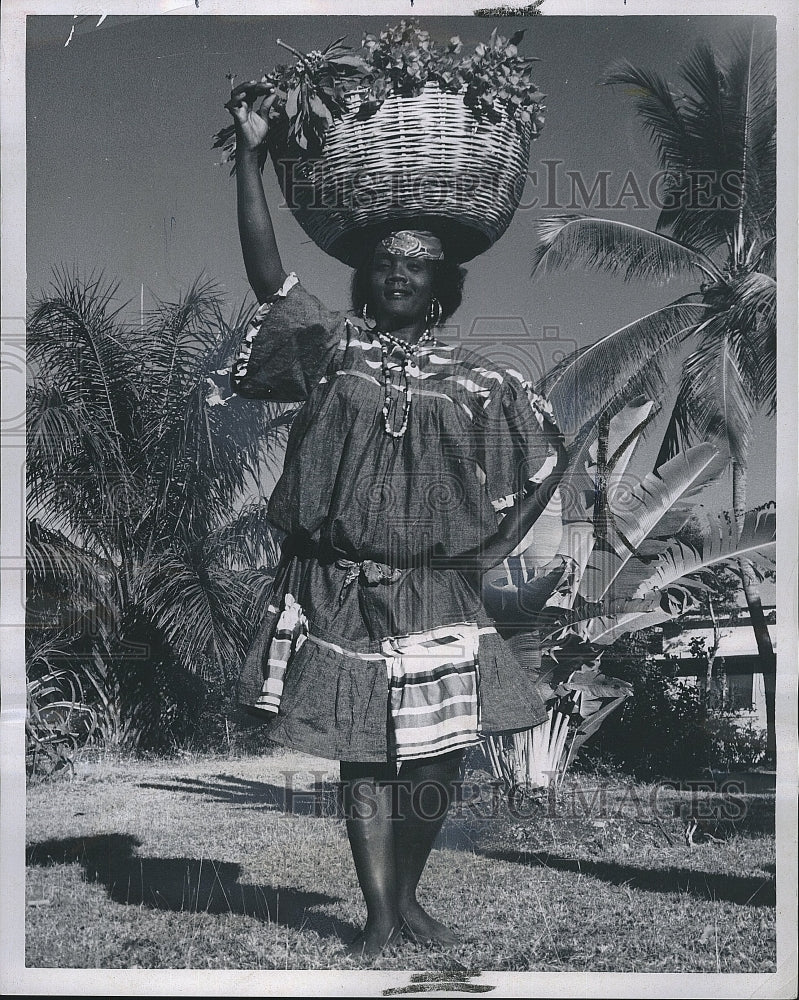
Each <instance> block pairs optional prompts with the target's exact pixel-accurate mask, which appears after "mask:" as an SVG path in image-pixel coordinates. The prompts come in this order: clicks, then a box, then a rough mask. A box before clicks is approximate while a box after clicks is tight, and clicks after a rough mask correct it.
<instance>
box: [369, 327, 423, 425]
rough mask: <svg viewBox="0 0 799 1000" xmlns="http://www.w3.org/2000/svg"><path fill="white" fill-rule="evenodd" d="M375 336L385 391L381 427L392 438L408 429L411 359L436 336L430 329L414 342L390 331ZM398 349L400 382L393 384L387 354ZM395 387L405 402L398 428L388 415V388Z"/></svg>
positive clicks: (389, 403)
mask: <svg viewBox="0 0 799 1000" xmlns="http://www.w3.org/2000/svg"><path fill="white" fill-rule="evenodd" d="M377 337H378V339H379V341H380V365H381V370H382V373H383V389H384V391H385V398H384V401H383V429H384V430H385V432H386V434H388V435H389V436H390V437H393V438H401V437H402V436H403V434H404V433H405V431H406V430H407V429H408V416H409V414H410V412H411V395H412V391H411V381H410V378H409V377H408V371H409V369H410V365H411V361H414V360H416V359H417V358H418V356H419V348H420V347H421V346H422V344H424V343H425V342H429V343H435V340H436V338H435V337H434V336H433V333H432V331H431V330H429V329H427V330H425V332H424V333H423V334H422V335H421V337H420V338H419V339H418V340H417V341H416V343H415V344H411V343H409V342H408V341H407V340H402V338H401V337H395V336H394V334H392V333H380V332H378V334H377ZM395 349H399V350H400V351H401V352H402V367H401V368H400V383H399V385H397V386H395V385H394V382H393V381H392V378H391V370H390V369H389V365H388V356H389V354H390V353H391V352H392V351H393V350H395ZM392 388H394V389H396V391H397V392H398V393H400V392H402V393H404V394H405V404H404V406H403V411H402V423H401V424H400V426H399V428H398V429H397V428H395V427H394V426H393V425H392V423H390V422H389V419H388V415H389V413H390V412H391V403H392V399H391V396H390V395H389V390H390V389H392Z"/></svg>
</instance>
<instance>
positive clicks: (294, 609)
mask: <svg viewBox="0 0 799 1000" xmlns="http://www.w3.org/2000/svg"><path fill="white" fill-rule="evenodd" d="M270 610H271V609H270ZM275 610H276V609H275ZM307 638H308V619H307V618H306V617H305V614H304V612H303V610H302V608H301V607H300V605H299V604H298V603H297V602H296V601H295V600H294V597H293V596H292V595H291V594H286V596H285V597H284V599H283V611H282V612H281V615H280V617H279V618H278V620H277V627H276V629H275V634H274V637H273V639H272V641H271V643H270V644H269V658H268V660H267V664H266V668H267V669H266V680H265V681H264V685H263V687H262V688H261V693H260V695H259V696H258V699H257V701H256V702H255V708H260V709H261V710H262V711H265V712H277V710H278V708H279V707H280V699H281V698H282V697H283V684H284V682H285V678H286V667H287V666H288V662H289V660H290V659H291V657H292V656H293V655H294V654H295V653H296V652H297V650H298V649H299V648H300V647H301V646H302V644H303V643H304V642H305V640H306V639H307Z"/></svg>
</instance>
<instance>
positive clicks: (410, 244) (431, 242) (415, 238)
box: [380, 229, 444, 260]
mask: <svg viewBox="0 0 799 1000" xmlns="http://www.w3.org/2000/svg"><path fill="white" fill-rule="evenodd" d="M380 246H382V247H383V249H384V250H387V251H388V252H389V253H392V254H397V255H399V256H402V257H422V258H424V259H425V260H443V259H444V248H443V247H442V245H441V240H440V239H439V238H438V237H437V236H436V235H435V234H434V233H430V232H427V231H426V230H418V229H400V230H399V231H398V232H396V233H391V234H390V235H389V236H386V237H385V238H384V239H382V240H381V241H380Z"/></svg>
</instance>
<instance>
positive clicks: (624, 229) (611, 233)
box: [532, 215, 722, 284]
mask: <svg viewBox="0 0 799 1000" xmlns="http://www.w3.org/2000/svg"><path fill="white" fill-rule="evenodd" d="M536 231H537V235H538V239H539V245H538V246H537V247H536V248H535V250H534V252H533V258H532V271H533V274H535V273H536V272H537V271H541V270H548V271H553V270H556V269H563V268H567V267H570V266H572V265H574V264H580V265H582V266H584V267H590V268H595V269H596V270H599V271H606V272H608V273H610V274H620V275H621V276H622V277H623V279H624V280H625V281H631V280H632V279H634V278H643V279H648V280H650V281H654V282H655V283H657V284H665V283H666V282H668V281H670V280H671V279H672V278H675V277H678V276H679V277H686V276H687V277H691V278H698V277H701V276H702V275H706V276H708V277H710V278H712V279H713V280H721V277H722V275H721V272H720V271H719V269H718V268H717V267H716V265H715V264H714V263H713V261H712V260H711V259H710V258H709V257H707V256H706V255H705V254H703V253H700V252H699V251H697V250H695V249H694V248H692V247H690V246H686V245H685V244H683V243H680V242H678V241H677V240H673V239H671V238H670V237H668V236H664V235H662V234H661V233H653V232H651V231H650V230H648V229H643V228H641V227H640V226H633V225H631V224H630V223H627V222H614V221H611V220H609V219H599V218H595V217H591V216H584V215H556V216H552V217H550V218H546V219H540V220H539V221H538V222H537V223H536Z"/></svg>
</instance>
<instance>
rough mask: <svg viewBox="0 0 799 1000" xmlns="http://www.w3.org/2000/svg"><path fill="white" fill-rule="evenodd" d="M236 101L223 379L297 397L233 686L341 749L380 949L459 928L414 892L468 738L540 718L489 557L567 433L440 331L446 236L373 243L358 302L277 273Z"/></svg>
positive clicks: (288, 725)
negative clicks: (493, 606)
mask: <svg viewBox="0 0 799 1000" xmlns="http://www.w3.org/2000/svg"><path fill="white" fill-rule="evenodd" d="M228 106H229V108H230V110H231V113H232V114H233V117H234V120H235V127H236V150H237V152H236V159H237V170H236V176H237V197H238V222H239V232H240V236H241V245H242V251H243V254H244V262H245V267H246V271H247V277H248V279H249V281H250V284H251V286H252V288H253V291H254V292H255V294H256V295H257V297H258V300H259V302H260V303H261V307H260V308H259V310H258V313H257V314H256V317H255V320H254V322H253V324H252V325H251V327H250V329H249V331H248V333H247V335H246V338H245V342H244V344H243V345H242V350H241V353H240V355H239V357H238V359H237V361H236V362H235V364H234V366H233V373H232V379H231V381H232V387H233V389H234V391H235V392H237V393H239V394H241V395H243V396H247V397H251V398H260V399H271V400H276V401H302V402H303V403H304V405H303V406H302V407H301V409H300V410H299V412H298V413H297V415H296V417H295V418H294V421H293V424H292V428H291V433H290V436H289V441H288V445H287V450H286V460H285V465H284V469H283V474H282V476H281V478H280V480H279V482H278V483H277V485H276V487H275V489H274V491H273V493H272V496H271V498H270V502H269V516H270V520H271V521H272V522H273V523H275V524H276V525H277V526H278V527H280V528H281V529H283V530H284V531H285V532H286V541H285V543H284V547H283V551H282V556H281V560H280V564H279V566H278V570H277V574H276V579H275V584H274V588H273V592H272V603H271V606H270V609H269V614H268V616H267V619H266V621H265V622H264V623H263V625H262V627H261V629H260V631H259V634H258V637H257V640H256V642H255V644H254V646H253V648H252V650H251V652H250V654H249V656H248V658H247V661H246V664H245V667H244V670H243V673H242V679H241V684H240V696H241V699H242V701H243V702H244V703H245V704H247V705H248V706H250V707H251V709H252V711H254V712H260V713H262V714H266V713H269V714H267V718H269V720H270V721H269V722H268V727H269V735H270V736H271V737H272V738H273V739H275V740H276V741H278V742H280V743H282V744H284V745H286V746H290V747H294V748H295V749H300V750H303V751H307V752H309V753H313V754H318V755H321V756H326V757H329V758H332V759H338V760H340V761H341V765H340V767H341V779H342V785H343V797H344V809H345V816H346V824H347V833H348V837H349V842H350V846H351V849H352V856H353V860H354V862H355V869H356V872H357V876H358V880H359V883H360V886H361V889H362V891H363V895H364V898H365V901H366V907H367V920H366V925H365V927H364V930H363V932H362V934H361V935H359V937H358V938H357V939H356V941H355V942H354V943H353V946H352V947H353V949H354V950H356V951H357V952H359V953H365V954H375V953H378V952H379V951H380V950H381V949H382V948H384V947H385V946H386V945H387V944H390V943H392V942H394V941H395V940H396V939H397V938H398V936H399V935H400V934H401V933H405V934H407V935H409V936H411V937H412V938H413V939H414V940H417V941H428V942H429V941H434V942H437V943H439V944H451V943H454V942H455V941H456V940H457V938H456V936H455V934H454V933H453V931H451V930H450V929H449V928H447V927H446V926H444V925H443V924H442V923H440V922H439V921H438V920H436V919H435V918H434V917H432V916H431V915H430V914H428V913H427V912H426V911H425V910H424V909H423V908H422V907H421V906H420V904H419V902H418V900H417V898H416V889H417V885H418V882H419V879H420V876H421V874H422V871H423V869H424V867H425V864H426V862H427V859H428V856H429V854H430V850H431V848H432V846H433V841H434V840H435V837H436V834H437V833H438V831H439V829H440V827H441V825H442V823H443V821H444V817H445V815H446V811H447V808H448V806H449V804H450V802H451V799H452V796H453V789H454V785H455V782H456V781H457V779H458V776H459V769H460V764H461V761H462V758H463V755H464V751H465V749H466V748H467V747H468V746H472V745H474V744H476V743H478V742H479V739H480V736H479V734H480V733H481V732H490V731H495V732H496V731H504V730H513V729H526V728H529V727H530V726H532V725H535V724H537V723H539V722H541V721H543V719H544V718H545V711H544V707H543V704H542V702H541V699H540V698H539V696H538V694H537V692H536V689H535V687H534V684H533V682H532V679H531V678H530V676H529V674H528V673H527V672H526V671H525V670H524V669H523V668H522V667H521V666H520V665H519V664H518V662H517V661H516V660H515V659H514V658H513V656H512V655H511V654H510V652H509V651H508V650H507V649H506V647H505V645H504V643H503V641H502V640H501V638H500V637H499V635H498V634H497V632H496V630H495V629H494V627H493V625H492V623H491V622H490V620H489V619H488V617H487V615H486V613H485V611H484V609H483V608H482V605H481V602H480V597H479V593H480V591H479V585H480V573H481V571H483V570H485V569H487V568H489V567H490V566H493V565H496V564H497V563H498V562H500V561H501V560H502V559H503V558H505V557H506V556H507V555H508V554H509V552H510V551H511V550H512V549H513V548H514V547H515V545H517V544H518V543H519V541H520V540H521V539H522V538H523V537H524V536H525V535H526V533H527V532H528V531H529V529H530V527H531V526H532V524H533V523H534V521H535V520H536V518H537V517H538V516H539V515H540V513H541V512H542V510H543V509H544V507H545V506H546V504H547V502H548V500H549V498H550V497H551V495H552V492H553V490H554V489H555V487H556V486H557V483H558V480H559V478H560V475H561V474H562V471H563V468H564V465H565V450H564V448H563V445H562V440H561V437H560V435H559V433H558V431H557V428H556V427H555V425H554V423H553V421H552V419H551V410H550V409H549V407H548V404H546V402H545V401H544V400H542V399H540V397H536V396H535V395H534V394H532V393H531V391H530V388H529V386H528V385H527V384H525V383H524V382H522V381H521V379H520V378H518V377H516V376H514V375H513V374H509V373H505V374H501V373H498V372H493V371H489V370H487V369H486V368H485V367H483V363H482V362H481V361H480V359H478V358H475V357H473V356H470V355H468V354H466V352H463V351H460V350H456V349H455V348H453V347H450V346H447V345H445V344H442V343H440V342H439V341H437V340H436V338H435V328H436V326H437V325H440V324H441V323H442V322H443V321H444V320H446V319H447V318H448V316H449V315H450V314H451V313H452V312H454V310H455V309H456V308H457V307H458V305H459V304H460V299H461V286H462V282H463V274H464V272H463V271H462V269H460V268H459V267H458V266H457V264H454V263H452V262H451V261H450V260H449V259H448V256H447V253H446V251H445V248H444V247H442V244H441V241H440V240H439V239H438V238H437V237H436V235H435V234H433V233H430V232H427V231H424V232H413V231H407V230H403V231H399V232H389V233H387V234H385V236H384V238H383V239H381V240H379V241H378V242H377V244H376V246H375V247H374V250H373V252H372V254H371V255H368V254H367V256H366V259H365V263H364V266H363V267H361V268H359V269H358V271H357V272H356V274H355V278H354V281H353V299H354V304H355V308H356V310H357V312H358V313H359V314H360V317H359V319H358V320H356V319H352V318H347V317H344V316H343V315H341V314H338V313H334V312H331V311H330V310H327V309H326V308H325V307H324V306H323V305H322V304H321V303H320V302H319V301H318V300H317V299H315V298H314V297H313V296H312V295H309V294H308V293H307V292H306V291H305V290H304V289H303V288H302V285H301V284H300V283H299V282H298V281H297V279H296V276H295V275H287V274H286V273H285V271H284V270H283V266H282V263H281V259H280V255H279V253H278V249H277V245H276V242H275V236H274V231H273V228H272V222H271V219H270V215H269V211H268V208H267V205H266V200H265V197H264V193H263V187H262V184H261V178H260V173H259V170H258V165H257V152H256V151H257V149H258V147H259V145H260V144H261V143H262V142H263V141H264V140H265V138H266V132H267V124H266V122H265V121H264V119H263V118H261V117H260V116H259V115H258V114H257V113H255V112H254V111H253V110H252V107H251V104H250V102H249V99H248V88H247V86H246V85H245V86H244V87H241V88H237V89H236V90H235V91H234V93H233V95H232V99H231V102H230V104H229V105H228ZM503 509H504V510H505V511H506V514H505V516H504V518H503V519H502V521H501V522H500V523H499V526H498V518H497V511H499V510H503Z"/></svg>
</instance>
